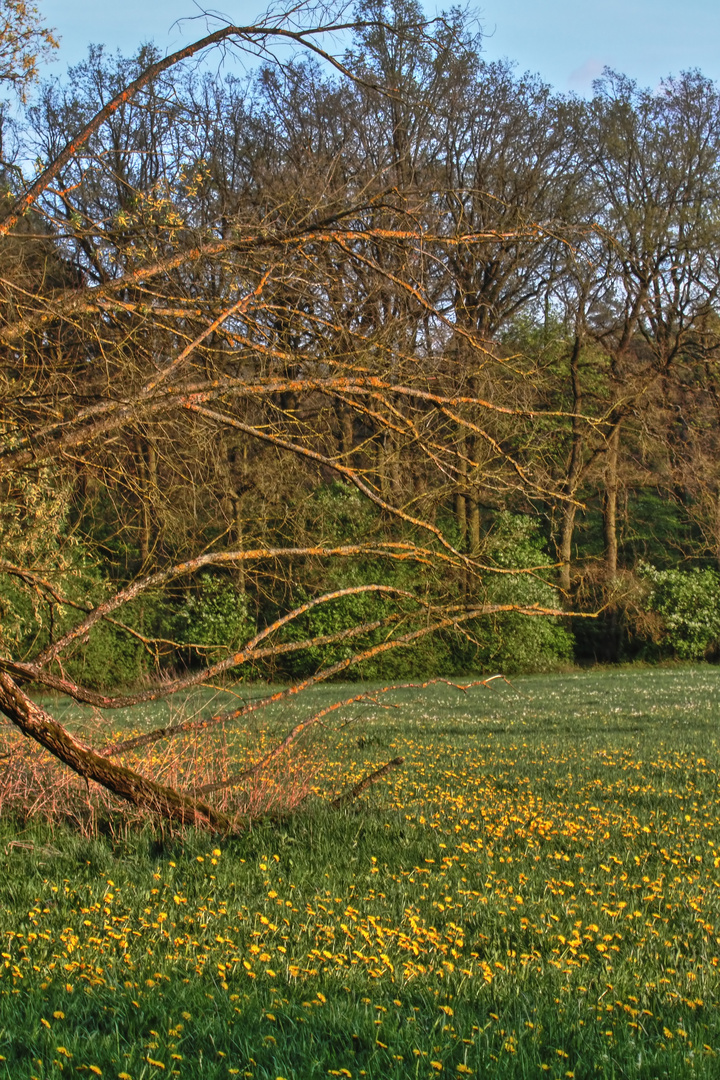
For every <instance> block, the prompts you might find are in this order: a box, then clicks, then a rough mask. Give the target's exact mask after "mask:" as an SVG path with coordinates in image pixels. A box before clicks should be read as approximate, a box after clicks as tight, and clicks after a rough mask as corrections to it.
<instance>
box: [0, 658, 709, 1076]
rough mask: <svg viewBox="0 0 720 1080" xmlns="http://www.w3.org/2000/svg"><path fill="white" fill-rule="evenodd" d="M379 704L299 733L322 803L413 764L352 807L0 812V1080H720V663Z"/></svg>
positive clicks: (202, 703)
mask: <svg viewBox="0 0 720 1080" xmlns="http://www.w3.org/2000/svg"><path fill="white" fill-rule="evenodd" d="M333 696H340V694H339V693H338V688H337V687H333V688H327V687H326V688H323V689H322V690H320V691H318V692H316V693H315V694H314V696H313V698H312V700H311V701H308V699H306V700H305V702H304V704H303V703H294V704H293V706H292V709H293V710H295V712H292V710H291V709H290V708H289V707H287V706H286V707H285V708H284V710H283V711H282V712H279V713H278V714H277V715H274V716H270V717H268V718H264V720H263V724H264V725H265V726H266V727H267V728H268V729H272V728H273V727H276V728H278V729H280V728H283V727H284V726H286V725H288V723H289V722H292V720H294V719H295V718H296V715H299V714H305V713H306V712H308V711H310V712H312V711H313V709H314V708H316V707H322V705H323V704H325V703H327V702H329V701H330V700H331V699H332V697H333ZM390 700H392V701H394V702H396V703H402V706H403V707H402V708H401V709H398V710H394V709H393V710H389V711H388V710H387V709H381V708H379V707H378V706H375V705H371V704H363V705H357V706H355V707H353V709H352V710H349V711H348V712H347V713H346V714H345V720H346V721H347V723H346V725H345V726H341V727H340V728H339V729H333V730H334V732H335V733H334V734H333V732H332V731H330V730H329V729H328V730H325V729H324V730H322V731H321V732H320V733H319V735H318V741H317V744H316V747H315V749H316V752H317V755H318V757H319V754H320V752H321V751H322V753H323V754H324V755H325V761H324V765H323V767H322V769H321V771H320V772H319V773H318V774H317V776H316V778H315V781H314V782H315V785H316V787H317V789H318V792H319V793H321V794H322V793H334V792H336V791H338V790H340V789H341V788H344V787H346V786H347V785H348V784H349V783H351V782H352V781H353V780H355V779H357V778H359V777H360V776H361V775H362V774H363V773H364V772H366V771H368V770H369V769H371V768H372V767H374V766H376V765H378V764H380V763H382V762H383V761H385V760H387V759H388V758H390V757H394V756H396V755H398V754H401V755H404V756H405V759H406V760H405V765H404V767H403V768H402V769H400V770H398V771H396V772H394V773H392V774H391V775H390V776H389V777H388V778H387V779H386V780H384V781H383V782H382V783H381V784H379V785H378V786H377V788H375V789H373V790H372V792H371V794H370V796H369V797H368V798H366V799H364V800H363V801H362V803H361V804H359V805H356V806H353V807H351V808H350V809H349V810H346V811H343V812H339V813H333V812H331V811H329V810H328V809H327V807H326V804H324V803H323V802H321V800H320V799H316V800H315V801H314V802H308V804H307V809H306V810H305V811H304V812H302V813H300V814H298V815H296V816H294V817H291V818H288V819H287V820H285V821H283V822H281V823H278V822H277V821H276V822H274V823H263V824H261V825H260V826H258V827H255V828H253V829H252V830H251V831H249V832H247V833H246V834H245V835H241V836H239V837H236V838H233V839H228V840H227V841H217V840H213V839H212V838H208V837H207V836H204V835H202V834H197V833H192V832H187V833H185V834H183V835H167V834H166V835H165V836H163V835H162V833H161V832H159V831H157V830H153V829H150V828H145V829H144V830H141V831H132V830H130V831H128V832H127V833H126V834H124V835H122V836H118V835H116V836H115V837H102V836H88V835H86V836H83V835H81V834H80V833H79V832H78V830H77V829H75V830H70V829H68V828H66V827H60V826H57V825H56V826H54V827H51V826H50V825H47V824H42V823H41V822H33V823H25V824H24V825H22V826H21V827H20V826H18V825H14V824H13V821H12V819H10V818H8V817H1V818H0V852H4V854H2V855H0V858H2V876H1V878H0V939H1V940H0V950H1V951H2V957H1V958H0V965H3V966H0V1055H1V1060H0V1076H4V1077H8V1078H12V1080H24V1078H30V1077H37V1078H44V1077H59V1076H61V1075H63V1076H70V1075H72V1076H76V1075H78V1073H80V1074H83V1075H87V1076H88V1077H92V1076H93V1075H102V1076H104V1077H112V1078H115V1077H120V1078H121V1080H126V1078H127V1077H131V1078H132V1080H155V1078H158V1077H168V1076H180V1077H187V1078H192V1077H203V1078H205V1077H207V1078H208V1080H210V1078H213V1080H214V1078H223V1080H224V1078H227V1077H231V1076H240V1077H254V1078H258V1080H259V1078H271V1080H276V1078H277V1077H284V1078H286V1080H309V1078H313V1077H327V1076H328V1075H333V1076H346V1077H348V1076H350V1077H353V1078H356V1077H362V1076H366V1077H368V1078H377V1080H379V1078H405V1077H422V1078H426V1077H431V1076H433V1077H463V1076H470V1075H472V1076H475V1077H492V1078H501V1080H506V1078H507V1080H509V1078H513V1080H516V1078H520V1077H522V1078H526V1077H527V1078H530V1077H532V1078H539V1077H548V1078H550V1080H564V1078H568V1080H569V1078H575V1080H585V1078H590V1077H593V1078H594V1077H603V1078H605V1077H607V1078H610V1077H612V1078H620V1077H623V1078H633V1080H635V1078H637V1080H640V1078H646V1080H659V1078H664V1077H667V1078H685V1077H705V1078H708V1080H710V1078H716V1077H717V1076H718V1075H720V1012H719V1011H718V998H717V985H718V973H717V972H718V965H719V963H720V959H719V958H720V812H719V804H718V774H719V770H720V754H719V745H720V744H719V742H718V715H720V711H719V705H720V671H718V670H716V669H713V668H702V669H658V670H647V669H646V670H638V671H632V670H630V671H620V672H601V673H593V672H588V673H581V674H573V675H567V676H548V677H532V678H530V677H529V678H523V679H518V680H516V681H515V682H514V684H513V687H507V686H504V685H501V684H497V683H496V684H494V688H493V689H489V690H482V689H478V690H474V691H471V692H470V693H469V694H468V695H466V696H463V695H461V694H458V692H457V691H455V690H452V689H451V688H449V687H445V686H441V687H435V688H431V689H430V690H429V691H428V692H427V693H426V694H425V695H423V696H422V697H417V696H413V695H411V694H410V693H409V692H408V693H398V694H396V695H394V696H393V698H392V699H388V701H390ZM388 701H386V702H385V703H386V704H387V703H388ZM209 704H210V703H209V701H208V700H205V699H202V700H201V699H198V700H197V701H195V702H194V704H193V706H192V707H193V708H195V707H197V708H201V707H209ZM291 713H292V715H291ZM152 720H153V716H152V715H150V714H149V713H148V712H147V710H146V712H145V713H142V714H131V715H130V716H127V717H125V718H123V721H122V723H123V725H124V726H125V728H126V729H127V728H129V727H135V728H142V726H143V725H144V724H146V723H149V722H151V721H152ZM114 722H115V721H114ZM260 737H261V736H260V734H259V733H258V732H256V733H255V735H254V736H253V738H260ZM262 737H265V736H264V735H263V736H262Z"/></svg>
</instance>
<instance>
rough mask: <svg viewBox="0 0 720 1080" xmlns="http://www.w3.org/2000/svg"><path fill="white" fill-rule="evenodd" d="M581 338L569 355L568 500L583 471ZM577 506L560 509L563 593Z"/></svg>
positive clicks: (567, 588)
mask: <svg viewBox="0 0 720 1080" xmlns="http://www.w3.org/2000/svg"><path fill="white" fill-rule="evenodd" d="M581 350H582V340H581V337H580V334H576V335H575V341H574V342H573V349H572V353H571V355H570V379H571V383H572V393H573V418H572V434H571V443H570V464H569V468H568V475H567V480H566V482H565V494H566V495H568V496H569V497H570V498H571V499H574V498H575V494H576V492H577V489H578V485H579V483H580V479H581V476H582V474H583V464H582V457H583V444H584V439H585V426H584V424H583V423H582V421H581V419H580V417H581V414H582V409H583V394H582V385H581V383H580V352H581ZM576 514H577V507H576V506H575V505H574V504H573V503H569V502H567V503H565V504H564V506H563V510H562V520H561V526H560V544H559V551H558V554H559V556H560V561H561V563H562V566H561V567H560V588H561V589H562V590H563V592H565V593H569V591H570V578H571V560H572V542H573V533H574V531H575V517H576Z"/></svg>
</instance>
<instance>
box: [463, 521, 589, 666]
mask: <svg viewBox="0 0 720 1080" xmlns="http://www.w3.org/2000/svg"><path fill="white" fill-rule="evenodd" d="M485 558H486V560H487V562H488V564H490V565H493V564H494V565H495V566H497V567H498V569H508V570H511V569H516V568H517V569H530V568H532V567H535V566H543V565H547V563H548V562H549V558H548V554H547V551H546V550H545V543H544V540H543V537H542V533H541V526H540V522H538V521H536V520H535V519H534V518H531V517H528V516H527V515H524V514H510V513H507V512H503V513H501V514H499V515H498V517H497V518H496V520H495V524H494V527H493V529H492V532H491V533H490V536H489V537H488V542H487V546H486V551H485ZM542 575H543V572H542V571H540V572H539V574H538V575H534V574H497V575H496V574H493V575H492V576H490V577H489V579H488V580H487V582H486V599H487V602H488V603H491V604H518V605H521V606H522V607H533V606H535V605H537V606H538V607H541V608H559V607H560V596H559V593H558V591H557V589H555V588H554V587H553V586H552V585H551V584H550V583H549V582H548V581H546V580H545V579H544V577H543V576H542ZM473 633H474V636H475V637H476V638H477V640H478V648H477V649H476V652H475V664H479V666H480V667H481V668H482V669H483V670H488V669H489V668H499V669H500V670H502V671H505V672H513V671H538V670H545V669H548V668H552V667H554V666H556V665H557V664H558V663H561V662H564V661H568V660H571V659H572V656H573V645H574V639H573V636H572V634H571V633H569V631H568V630H567V629H566V628H565V627H564V626H563V625H562V623H560V622H559V621H558V620H557V618H554V617H552V616H548V615H523V614H521V613H520V612H507V613H501V614H499V615H491V616H487V617H486V618H483V619H480V620H478V624H477V626H476V627H475V628H474V630H473Z"/></svg>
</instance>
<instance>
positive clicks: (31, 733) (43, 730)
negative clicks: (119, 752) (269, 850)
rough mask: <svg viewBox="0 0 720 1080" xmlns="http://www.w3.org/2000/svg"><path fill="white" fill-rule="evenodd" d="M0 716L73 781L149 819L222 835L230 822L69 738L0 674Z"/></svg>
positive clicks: (203, 805)
mask: <svg viewBox="0 0 720 1080" xmlns="http://www.w3.org/2000/svg"><path fill="white" fill-rule="evenodd" d="M0 710H1V711H2V712H3V713H4V714H5V716H7V718H8V719H9V720H11V721H12V723H13V724H15V726H16V727H18V728H20V730H21V731H22V733H23V735H27V736H28V737H29V738H31V739H35V741H36V742H39V743H40V745H41V746H44V747H45V749H46V750H49V751H50V753H51V754H54V755H55V757H57V758H59V759H60V761H62V762H64V763H65V764H66V765H68V766H69V767H70V768H71V769H72V770H73V772H75V773H77V774H78V776H82V777H83V778H84V779H85V780H94V781H95V782H96V783H98V784H102V786H103V787H105V788H107V789H108V791H112V793H113V794H114V795H118V796H119V797H120V798H121V799H126V800H127V801H128V802H131V803H133V804H134V805H135V806H139V807H142V808H143V809H145V810H149V811H150V812H151V813H153V814H159V815H160V816H161V817H165V818H169V819H171V820H172V821H179V822H180V823H181V824H183V825H195V826H197V827H199V828H206V829H214V830H215V831H218V832H227V831H228V829H229V828H230V822H229V821H228V819H227V818H226V817H225V816H224V815H223V814H220V813H218V811H217V810H213V808H212V807H211V806H208V805H207V804H206V803H202V802H198V801H196V800H195V799H192V798H190V797H189V796H187V795H183V794H181V793H180V792H178V791H175V790H174V789H173V788H169V787H164V786H163V785H162V784H157V783H155V781H153V780H147V779H146V778H145V777H144V776H140V774H139V773H136V772H133V770H132V769H126V768H125V767H124V766H122V765H118V764H117V763H116V762H114V761H110V760H108V758H106V757H101V756H100V754H97V753H96V752H95V751H94V750H92V749H91V748H90V747H89V746H83V744H82V743H79V742H78V741H77V740H76V739H74V738H73V736H72V735H71V734H70V733H69V732H68V731H66V730H65V728H64V727H63V726H62V725H61V724H58V722H57V721H56V720H54V719H53V718H52V716H50V714H49V713H46V712H45V710H44V709H43V708H41V707H40V706H39V705H36V704H35V702H34V701H32V700H31V699H30V698H29V697H28V696H27V695H26V694H24V693H23V691H22V690H21V689H20V687H19V686H18V685H17V683H16V682H15V681H14V680H13V679H12V678H11V677H10V676H9V675H8V674H7V673H6V672H4V671H0Z"/></svg>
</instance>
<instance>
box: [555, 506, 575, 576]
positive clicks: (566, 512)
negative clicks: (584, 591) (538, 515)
mask: <svg viewBox="0 0 720 1080" xmlns="http://www.w3.org/2000/svg"><path fill="white" fill-rule="evenodd" d="M576 513H577V507H576V506H575V505H574V504H573V503H565V506H564V507H563V515H562V524H561V526H560V544H559V550H558V554H559V556H560V562H561V564H562V565H561V567H560V588H561V589H562V590H563V592H564V593H569V592H570V568H571V560H572V542H573V533H574V531H575V515H576Z"/></svg>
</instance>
